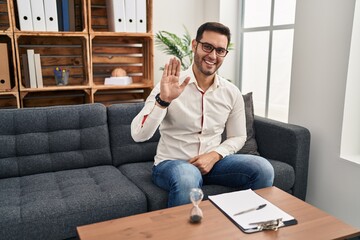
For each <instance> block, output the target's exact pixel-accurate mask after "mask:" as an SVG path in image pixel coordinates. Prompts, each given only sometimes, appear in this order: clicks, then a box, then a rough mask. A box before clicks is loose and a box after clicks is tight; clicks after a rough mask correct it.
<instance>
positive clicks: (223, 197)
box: [208, 189, 297, 233]
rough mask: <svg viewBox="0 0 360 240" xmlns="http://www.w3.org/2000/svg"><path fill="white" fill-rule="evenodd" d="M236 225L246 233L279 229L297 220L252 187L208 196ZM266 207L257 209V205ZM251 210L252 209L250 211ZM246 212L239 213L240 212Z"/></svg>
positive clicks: (295, 222) (293, 223)
mask: <svg viewBox="0 0 360 240" xmlns="http://www.w3.org/2000/svg"><path fill="white" fill-rule="evenodd" d="M208 198H209V200H210V202H211V203H212V204H214V205H215V206H216V207H217V208H218V209H219V210H220V211H221V212H222V213H223V214H224V215H225V216H226V217H228V218H229V219H230V221H232V222H233V223H234V224H235V226H237V227H238V228H240V229H241V231H243V232H244V233H255V232H260V231H263V230H275V231H276V230H278V229H279V228H281V227H286V226H291V225H295V224H297V220H296V219H295V218H294V217H293V216H291V215H290V214H288V213H286V212H284V211H283V210H281V209H280V208H278V207H277V206H275V205H274V204H272V203H271V202H269V201H268V200H266V199H264V198H262V197H261V196H259V195H258V194H257V193H255V192H254V191H252V190H251V189H248V190H242V191H236V192H230V193H223V194H218V195H212V196H209V197H208ZM264 204H266V207H263V208H259V209H257V208H256V206H260V205H264ZM249 210H250V211H249ZM242 212H243V213H244V214H239V213H242Z"/></svg>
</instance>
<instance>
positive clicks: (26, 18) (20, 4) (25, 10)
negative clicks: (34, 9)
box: [16, 0, 34, 31]
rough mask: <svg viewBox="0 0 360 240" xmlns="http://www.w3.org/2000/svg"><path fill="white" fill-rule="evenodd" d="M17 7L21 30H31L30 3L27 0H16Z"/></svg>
mask: <svg viewBox="0 0 360 240" xmlns="http://www.w3.org/2000/svg"><path fill="white" fill-rule="evenodd" d="M16 3H17V9H18V15H19V23H20V30H21V31H33V30H34V28H33V22H32V14H31V4H30V1H29V0H17V1H16Z"/></svg>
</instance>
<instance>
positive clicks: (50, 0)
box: [44, 0, 59, 32]
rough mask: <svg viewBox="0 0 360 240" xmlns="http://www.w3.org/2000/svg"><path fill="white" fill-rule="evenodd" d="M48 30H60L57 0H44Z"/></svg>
mask: <svg viewBox="0 0 360 240" xmlns="http://www.w3.org/2000/svg"><path fill="white" fill-rule="evenodd" d="M44 11H45V25H46V31H55V32H57V31H59V23H58V13H57V4H56V0H44Z"/></svg>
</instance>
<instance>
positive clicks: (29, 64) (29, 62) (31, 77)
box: [26, 49, 37, 88]
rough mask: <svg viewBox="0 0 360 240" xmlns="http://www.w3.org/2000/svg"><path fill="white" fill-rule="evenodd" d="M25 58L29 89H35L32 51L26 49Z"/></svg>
mask: <svg viewBox="0 0 360 240" xmlns="http://www.w3.org/2000/svg"><path fill="white" fill-rule="evenodd" d="M26 52H27V58H28V66H29V77H30V87H31V88H37V82H36V70H35V61H34V54H35V52H34V49H28V50H26Z"/></svg>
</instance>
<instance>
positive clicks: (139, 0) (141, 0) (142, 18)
mask: <svg viewBox="0 0 360 240" xmlns="http://www.w3.org/2000/svg"><path fill="white" fill-rule="evenodd" d="M136 31H137V32H143V33H144V32H147V31H146V0H136Z"/></svg>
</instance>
